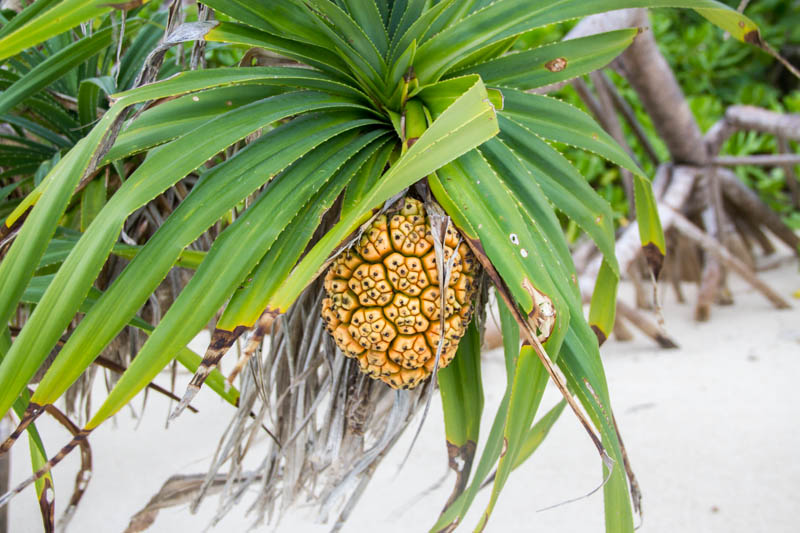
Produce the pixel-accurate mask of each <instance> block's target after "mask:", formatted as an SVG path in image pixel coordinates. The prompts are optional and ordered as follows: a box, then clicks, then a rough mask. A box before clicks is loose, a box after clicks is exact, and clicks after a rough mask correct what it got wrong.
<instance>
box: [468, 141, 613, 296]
mask: <svg viewBox="0 0 800 533" xmlns="http://www.w3.org/2000/svg"><path fill="white" fill-rule="evenodd" d="M480 151H481V154H482V155H483V156H484V157H485V158H486V160H487V161H488V162H489V164H491V165H492V168H493V169H494V171H495V173H496V174H497V176H498V178H499V179H500V180H501V181H502V182H503V184H504V185H505V186H506V187H507V188H508V190H509V192H510V193H511V197H512V198H513V199H514V202H515V203H516V205H517V206H518V207H519V210H520V213H522V216H523V217H524V218H525V220H526V222H527V224H528V227H529V228H530V232H531V236H532V237H533V238H534V239H536V242H537V245H538V248H539V250H540V251H542V250H547V252H548V254H547V256H546V257H545V264H548V265H550V267H551V269H553V270H554V271H555V272H553V274H554V275H553V276H551V277H553V279H554V282H555V283H556V285H557V286H558V288H559V290H560V291H561V292H562V293H564V294H565V295H566V296H569V295H570V294H571V295H572V298H573V299H574V300H575V301H580V292H579V290H578V283H577V273H576V272H575V266H574V264H573V262H572V255H571V254H570V251H569V247H568V246H567V242H566V240H565V239H564V232H563V230H562V229H561V224H560V223H559V221H558V218H557V217H556V214H555V211H554V210H553V208H552V206H551V204H550V202H549V201H548V198H547V195H546V194H545V192H544V190H543V189H542V187H541V186H540V185H539V183H538V180H537V179H536V177H535V175H534V173H533V172H531V170H530V169H529V168H528V167H527V166H526V165H525V163H524V162H523V161H522V160H521V159H520V158H519V157H518V155H517V153H516V152H514V151H513V150H511V149H510V148H509V147H508V146H507V145H506V144H504V143H503V141H502V140H500V139H498V138H494V139H491V140H490V141H487V142H485V143H484V144H483V145H481V147H480ZM611 237H612V240H613V233H612V234H611Z"/></svg>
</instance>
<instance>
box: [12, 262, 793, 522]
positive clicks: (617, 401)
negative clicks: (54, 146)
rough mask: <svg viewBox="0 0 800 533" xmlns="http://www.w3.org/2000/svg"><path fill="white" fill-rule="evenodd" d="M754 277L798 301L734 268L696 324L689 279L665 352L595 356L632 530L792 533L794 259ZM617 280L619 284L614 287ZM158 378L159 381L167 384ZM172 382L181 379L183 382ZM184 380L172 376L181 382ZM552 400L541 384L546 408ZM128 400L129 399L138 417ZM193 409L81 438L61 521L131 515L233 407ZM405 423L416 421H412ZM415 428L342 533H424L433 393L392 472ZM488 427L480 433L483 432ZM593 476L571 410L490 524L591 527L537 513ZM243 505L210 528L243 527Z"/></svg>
mask: <svg viewBox="0 0 800 533" xmlns="http://www.w3.org/2000/svg"><path fill="white" fill-rule="evenodd" d="M761 275H762V278H763V279H764V280H765V281H766V282H767V283H769V284H770V285H771V286H772V287H773V288H775V289H776V290H778V292H780V293H781V294H782V295H783V296H784V297H786V298H787V299H791V301H792V303H793V305H794V308H793V309H791V310H787V311H777V310H775V309H773V307H772V306H771V304H770V303H769V302H768V301H767V300H766V299H765V298H763V297H762V296H761V295H760V294H758V293H756V292H754V291H753V290H752V289H750V288H749V287H748V286H746V285H745V284H744V283H743V282H742V281H741V280H739V279H737V278H735V277H732V278H731V286H732V288H733V290H734V295H735V298H736V303H735V305H733V306H727V307H715V308H714V309H713V316H712V320H711V321H710V322H707V323H702V324H698V323H695V322H694V321H693V319H692V303H691V302H693V301H694V287H693V286H692V285H689V284H686V285H685V286H684V288H685V292H686V294H687V296H688V298H689V302H690V303H687V304H679V303H677V302H676V299H675V296H674V294H673V293H672V291H671V290H666V287H665V288H664V290H662V295H663V300H664V302H663V313H664V317H665V319H666V325H667V330H668V332H669V333H670V334H671V335H672V336H673V338H675V339H677V341H678V342H679V343H680V345H681V348H680V349H678V350H661V349H659V348H658V347H656V346H655V345H654V343H653V342H652V341H651V340H650V339H648V338H646V337H644V336H642V335H639V334H637V335H636V337H635V339H634V340H633V341H630V342H625V343H621V342H617V341H615V340H613V339H612V340H610V341H609V342H608V343H607V344H606V345H605V346H604V347H603V350H602V353H603V357H604V361H605V365H606V371H607V376H608V380H609V386H610V390H611V395H612V396H611V397H612V402H613V407H614V409H615V412H616V416H617V419H618V422H619V424H620V427H621V430H622V433H623V437H624V439H625V443H626V445H627V448H628V451H629V455H630V459H631V462H632V465H633V467H634V470H635V472H636V474H637V475H638V478H639V483H640V485H641V487H642V491H643V494H644V521H643V525H642V527H641V528H640V529H639V531H641V532H644V533H662V532H663V533H666V532H670V533H672V532H678V531H681V532H683V531H685V532H726V533H738V532H741V533H754V532H762V531H769V532H771V533H783V532H785V533H794V532H797V531H800V490H798V488H800V460H798V459H797V450H798V449H800V415H798V411H800V399H798V395H797V392H796V391H797V383H798V381H797V380H798V376H800V300H797V299H794V298H793V297H792V294H793V293H795V291H797V290H798V289H800V275H799V274H798V267H797V263H796V262H795V261H792V260H790V259H787V260H785V261H783V262H782V264H781V266H780V267H779V268H777V269H774V270H769V271H766V272H763V273H762V274H761ZM622 290H623V291H625V292H629V291H630V287H627V286H623V287H622ZM483 368H484V383H485V387H486V408H485V411H484V428H486V429H485V431H486V432H487V433H488V427H489V424H490V423H491V419H492V417H493V416H494V412H495V410H496V407H497V404H498V402H499V401H500V396H501V394H502V389H503V386H504V385H503V384H504V382H505V377H504V370H503V362H502V354H501V353H500V351H497V350H496V351H493V352H489V353H487V354H485V358H484V367H483ZM165 378H166V376H162V379H163V382H164V383H167V380H166V379H165ZM182 379H183V380H184V382H185V380H187V379H188V376H183V377H182ZM182 387H183V385H182V384H181V385H179V387H178V388H179V390H182ZM556 401H558V395H557V393H556V392H555V390H552V389H551V390H548V392H547V394H546V396H545V399H544V401H543V404H542V406H543V409H544V408H549V407H550V406H551V405H553V404H554V403H555V402H556ZM139 405H140V404H139V403H138V402H137V403H134V406H135V408H136V409H137V411H138V410H139ZM195 405H196V406H197V407H198V408H200V411H201V412H200V413H198V414H191V413H187V414H184V415H183V416H182V417H180V418H179V419H178V420H177V421H176V422H174V423H172V424H171V425H170V427H169V429H165V428H164V422H165V419H166V415H167V409H168V405H167V401H166V400H165V399H163V398H161V397H157V396H155V395H150V398H149V400H148V405H147V415H148V416H146V417H145V418H144V419H142V420H141V421H137V420H134V419H133V418H131V416H130V412H129V411H122V414H121V415H119V416H118V417H117V418H116V421H115V422H114V423H107V424H106V425H104V426H102V427H101V428H100V429H99V430H98V431H96V432H95V434H93V435H92V439H91V443H92V447H93V450H94V454H95V456H94V478H93V480H92V482H91V484H90V486H89V489H88V491H87V493H86V496H85V497H84V501H83V503H82V505H81V507H80V508H79V509H78V511H77V513H76V515H75V517H74V519H73V522H72V524H71V525H70V529H69V531H72V532H103V533H105V532H122V531H123V530H124V529H125V527H126V526H127V524H128V521H129V519H130V517H131V516H132V515H133V514H134V513H135V512H136V511H138V510H139V509H141V508H142V506H144V505H145V504H146V503H147V501H148V500H149V499H150V497H151V496H152V495H153V494H154V493H155V492H157V490H158V489H159V487H160V486H161V484H162V483H163V481H164V480H165V479H166V478H167V477H169V476H170V475H172V474H175V473H201V472H204V471H205V468H206V466H207V464H208V461H209V460H210V457H211V454H212V453H213V452H214V449H215V447H216V444H217V441H218V438H219V435H220V434H221V433H222V431H223V430H224V428H225V426H226V424H227V421H228V420H229V416H230V409H231V408H230V407H229V406H227V405H226V404H224V403H222V402H221V401H220V400H218V399H217V398H215V396H214V394H213V393H211V392H205V393H203V394H200V396H199V398H198V401H196V402H195ZM412 427H414V428H416V422H415V424H414V425H413V426H412ZM40 428H41V430H42V432H43V436H44V438H45V442H47V443H49V444H50V447H49V451H50V453H53V452H54V451H55V450H56V449H57V448H58V447H59V446H61V445H62V444H63V443H65V442H66V441H67V440H68V437H67V435H66V433H65V432H63V431H62V430H61V429H60V428H58V427H56V426H54V425H52V424H50V423H47V422H44V423H42V424H41V425H40ZM410 433H411V431H409V432H407V435H405V436H404V438H403V439H402V440H401V441H400V442H399V443H398V445H397V446H395V448H394V450H393V452H392V454H391V455H389V456H388V457H387V459H386V460H385V461H384V463H383V465H382V466H381V468H380V469H379V470H378V472H377V473H376V476H375V478H374V480H373V481H372V483H370V485H369V487H368V488H367V492H366V494H365V495H364V497H363V499H362V502H361V504H360V506H359V508H357V510H356V511H355V513H354V515H353V517H352V519H351V520H350V522H349V523H348V524H347V526H346V527H345V528H344V531H346V532H362V531H381V532H386V533H391V532H411V531H414V532H416V531H427V529H428V528H429V527H430V526H431V525H432V524H433V522H434V520H435V517H436V515H437V514H438V511H439V510H440V508H441V506H442V504H443V502H444V501H445V500H446V499H447V495H448V494H449V492H450V489H451V487H452V483H453V477H452V476H451V477H449V478H448V479H447V480H446V481H445V482H444V484H443V485H441V486H440V487H439V488H438V489H435V490H431V491H429V492H427V493H425V494H421V491H420V488H421V487H426V488H427V487H430V486H431V485H433V484H434V483H436V482H437V481H438V480H439V479H440V478H441V477H442V476H443V475H444V474H445V471H446V454H445V448H444V427H443V423H442V420H441V411H440V408H439V403H438V398H436V399H435V400H434V405H433V408H432V410H431V416H429V418H428V421H427V422H426V425H425V427H424V429H423V433H422V436H421V438H420V440H419V442H418V444H417V446H416V447H415V449H414V453H413V456H412V459H411V461H410V462H409V464H408V465H407V466H406V467H405V469H404V470H403V471H402V472H400V473H398V472H397V467H398V464H399V462H400V461H401V459H402V457H403V455H404V454H405V453H406V451H407V449H408V446H409V443H410ZM484 437H485V435H484ZM21 444H22V445H21V446H17V447H16V448H14V450H13V452H14V453H13V462H12V469H13V470H12V476H13V481H14V482H17V481H19V480H21V479H23V478H24V477H26V476H27V475H29V468H30V467H29V462H28V458H27V457H26V454H27V450H26V444H25V443H24V442H23V443H21ZM76 471H77V454H74V456H73V457H70V458H69V459H68V460H67V461H66V462H65V463H64V464H63V465H61V466H59V467H58V468H57V470H56V472H55V483H56V490H57V503H56V505H57V513H58V514H59V515H60V513H61V511H62V510H63V506H64V505H65V502H66V499H67V498H68V495H69V493H70V491H71V490H72V484H73V479H74V474H75V472H76ZM600 481H601V471H600V461H599V459H598V457H597V454H596V451H595V450H594V448H593V446H592V444H591V442H590V441H589V439H588V438H587V436H586V434H585V432H584V431H583V429H582V428H581V427H580V425H579V424H578V422H577V421H576V420H575V418H574V417H573V416H572V415H571V413H570V412H569V411H568V410H567V411H565V412H564V414H563V415H562V417H561V419H560V420H559V421H558V422H557V424H556V426H555V427H554V429H553V431H552V432H551V434H550V436H549V438H548V439H547V440H546V441H545V442H544V444H542V446H541V447H540V449H539V450H538V451H537V452H536V454H535V455H534V456H533V457H532V458H531V459H530V460H529V461H528V462H527V463H526V464H525V465H523V466H522V467H521V468H520V469H519V470H518V471H516V472H515V473H514V474H513V475H512V476H511V478H510V480H509V482H508V484H507V486H506V488H505V490H504V492H503V494H502V495H501V497H500V500H499V502H498V504H497V507H496V509H495V511H494V515H493V517H492V519H491V520H490V522H489V525H488V527H487V528H486V531H487V532H508V533H513V532H528V531H537V532H541V531H547V532H577V531H580V532H601V531H603V514H602V508H603V502H602V495H601V494H599V493H598V494H596V495H594V496H591V497H589V498H587V499H583V500H580V501H578V502H575V503H572V504H569V505H564V506H561V507H558V508H556V509H552V510H549V511H544V512H537V509H541V508H543V507H547V506H550V505H553V504H555V503H558V502H561V501H564V500H568V499H571V498H576V497H578V496H581V495H583V494H585V493H587V492H588V491H590V490H591V489H592V488H594V487H596V486H597V485H598V484H599V483H600ZM488 496H489V494H488V491H484V492H483V493H482V494H481V495H480V496H479V497H478V499H477V500H476V502H475V504H474V505H473V508H472V511H471V512H470V514H469V515H468V516H467V519H466V522H465V523H464V524H463V526H462V528H461V529H460V530H464V531H471V530H472V528H474V526H475V524H476V522H477V519H478V516H479V515H480V513H481V511H482V509H483V507H484V506H485V504H486V502H487V500H488ZM215 506H216V501H215V500H214V499H213V498H212V499H209V500H207V501H206V504H205V507H204V508H203V509H201V510H200V511H199V512H198V513H197V514H195V515H192V514H190V513H189V512H188V509H187V507H186V506H183V507H177V508H170V509H165V510H163V511H161V513H160V515H159V516H158V519H157V520H156V522H155V524H154V525H153V527H152V528H151V529H150V530H149V531H152V532H183V531H204V530H205V529H206V527H207V526H208V523H209V519H210V517H211V516H212V515H213V512H214V509H215ZM246 507H247V506H246V504H245V505H241V506H239V508H237V509H234V511H233V512H232V513H230V514H229V516H228V517H227V518H226V519H225V520H224V521H222V522H221V523H220V524H219V525H218V526H217V527H216V528H215V529H211V530H210V531H222V532H239V531H245V530H247V527H248V526H249V525H250V524H251V522H252V517H247V516H244V513H245V510H246ZM311 513H312V509H310V508H307V509H302V508H301V509H298V510H296V511H295V512H293V513H291V514H290V515H289V516H286V517H285V518H284V520H283V521H282V522H281V523H280V525H279V526H278V527H275V526H274V525H273V526H262V527H260V528H258V530H259V531H279V532H306V531H307V532H323V531H329V526H323V525H318V524H315V523H314V520H313V516H312V514H311ZM10 524H11V529H10V531H11V532H13V533H28V532H30V533H33V532H38V531H41V530H42V526H41V521H40V518H39V513H38V507H37V505H36V502H35V498H34V496H33V492H32V491H31V490H29V491H26V492H25V493H23V494H21V495H19V496H18V497H17V498H16V499H15V500H13V502H12V504H11V508H10Z"/></svg>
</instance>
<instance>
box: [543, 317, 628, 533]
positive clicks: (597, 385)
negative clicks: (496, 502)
mask: <svg viewBox="0 0 800 533" xmlns="http://www.w3.org/2000/svg"><path fill="white" fill-rule="evenodd" d="M558 366H559V368H560V369H561V371H562V372H563V373H564V376H565V378H566V380H567V383H568V385H569V388H570V390H571V391H572V392H573V393H574V394H575V396H576V397H577V398H578V399H579V400H580V402H581V404H582V405H583V407H584V409H585V410H586V412H587V414H588V415H589V418H590V419H591V420H592V423H593V424H594V426H595V427H596V428H597V429H598V430H599V432H600V436H601V437H602V441H603V446H604V447H605V449H606V451H607V453H608V454H609V456H610V457H611V458H612V459H613V460H614V467H613V471H612V472H611V475H610V477H609V479H608V482H607V483H606V484H605V485H604V486H603V495H604V498H603V501H604V504H605V520H606V531H607V532H617V531H619V532H625V533H632V532H633V530H634V529H633V514H632V511H631V501H630V494H629V492H628V482H627V479H626V475H625V467H624V464H623V457H622V448H621V445H620V442H619V439H618V438H617V433H616V428H615V425H614V422H613V419H612V418H611V416H612V414H611V413H612V411H611V402H610V400H609V396H608V386H607V384H606V378H605V373H604V371H603V364H602V361H601V359H600V350H599V349H598V347H597V338H596V337H595V335H594V334H593V333H592V330H591V329H589V326H588V325H587V324H586V322H585V321H584V320H583V317H581V316H577V317H574V318H573V319H572V322H571V324H570V329H569V332H568V333H567V337H566V339H565V340H564V345H563V348H562V350H561V353H560V355H559V358H558ZM606 477H608V469H607V468H606V467H605V465H604V466H603V477H602V479H604V480H605V479H606Z"/></svg>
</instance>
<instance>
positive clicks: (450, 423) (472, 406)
mask: <svg viewBox="0 0 800 533" xmlns="http://www.w3.org/2000/svg"><path fill="white" fill-rule="evenodd" d="M475 322H476V321H474V320H473V321H472V323H470V325H469V326H468V327H467V333H466V335H464V338H462V339H461V341H460V342H459V344H458V352H457V353H456V357H455V359H453V361H452V362H451V363H450V364H449V365H448V366H447V368H443V369H441V370H439V372H438V373H437V376H438V378H439V393H440V395H441V397H442V414H443V416H444V432H445V438H446V439H447V455H448V458H449V464H450V468H451V469H452V470H455V472H456V476H457V477H456V486H455V490H454V492H453V495H452V496H451V497H450V498H451V499H452V498H454V497H457V496H458V495H460V494H461V493H462V492H463V491H464V488H465V487H466V485H467V481H469V474H470V472H471V471H472V463H473V460H474V459H475V452H476V451H477V447H478V437H479V436H480V427H481V415H482V413H483V381H482V378H481V336H480V332H479V331H478V327H477V325H476V324H475Z"/></svg>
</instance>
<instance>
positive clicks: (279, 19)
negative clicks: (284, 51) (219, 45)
mask: <svg viewBox="0 0 800 533" xmlns="http://www.w3.org/2000/svg"><path fill="white" fill-rule="evenodd" d="M203 3H204V4H206V5H207V6H209V7H210V8H212V9H213V10H214V11H218V12H220V13H224V14H226V15H229V16H230V17H232V18H234V19H235V20H238V21H240V22H244V23H245V24H247V25H249V26H253V27H255V28H258V29H260V30H263V31H265V32H267V33H271V34H272V35H277V36H279V37H283V38H285V39H290V40H293V41H299V42H303V43H308V44H312V45H315V46H318V47H321V48H324V49H330V48H331V41H330V40H329V39H327V38H326V37H325V36H324V35H323V34H322V33H320V31H319V28H318V26H317V25H316V24H315V23H314V21H313V20H312V17H309V12H308V8H307V7H306V6H305V5H304V4H303V3H302V2H299V1H296V0H266V1H262V2H252V1H251V0H203Z"/></svg>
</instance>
